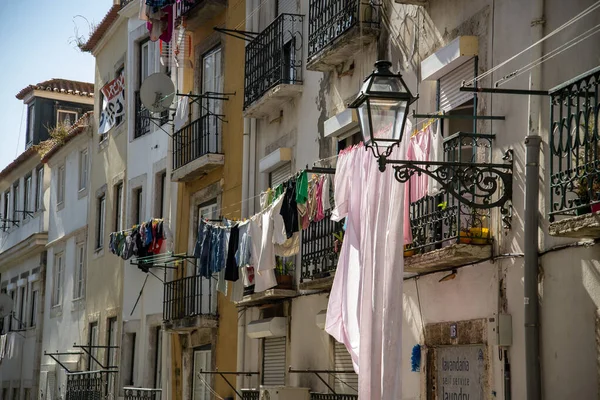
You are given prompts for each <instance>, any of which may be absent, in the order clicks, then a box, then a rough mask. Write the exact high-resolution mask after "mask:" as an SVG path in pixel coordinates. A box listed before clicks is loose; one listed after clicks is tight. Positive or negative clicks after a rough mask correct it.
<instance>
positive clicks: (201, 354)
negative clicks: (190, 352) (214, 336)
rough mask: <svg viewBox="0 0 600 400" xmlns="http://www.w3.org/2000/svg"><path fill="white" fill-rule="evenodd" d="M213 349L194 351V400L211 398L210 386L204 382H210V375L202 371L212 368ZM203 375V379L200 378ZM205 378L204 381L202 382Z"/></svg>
mask: <svg viewBox="0 0 600 400" xmlns="http://www.w3.org/2000/svg"><path fill="white" fill-rule="evenodd" d="M211 358H212V356H211V351H210V350H200V351H194V377H193V382H194V393H193V397H192V398H193V400H210V399H211V398H212V397H211V393H210V391H209V389H208V387H207V386H206V385H205V384H204V382H206V383H207V384H210V375H206V374H200V375H199V372H200V371H210V370H211V364H212V363H211ZM200 377H202V379H200ZM202 380H204V382H202Z"/></svg>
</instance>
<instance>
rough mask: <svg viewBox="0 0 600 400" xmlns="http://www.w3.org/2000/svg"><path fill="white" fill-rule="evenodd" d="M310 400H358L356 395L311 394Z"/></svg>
mask: <svg viewBox="0 0 600 400" xmlns="http://www.w3.org/2000/svg"><path fill="white" fill-rule="evenodd" d="M310 400H358V395H357V394H333V393H311V394H310Z"/></svg>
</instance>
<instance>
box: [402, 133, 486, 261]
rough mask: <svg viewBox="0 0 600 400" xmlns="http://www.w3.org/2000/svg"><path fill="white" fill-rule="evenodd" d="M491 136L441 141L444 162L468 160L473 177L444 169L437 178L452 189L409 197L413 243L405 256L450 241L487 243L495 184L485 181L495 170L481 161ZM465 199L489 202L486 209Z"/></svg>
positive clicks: (460, 135)
mask: <svg viewBox="0 0 600 400" xmlns="http://www.w3.org/2000/svg"><path fill="white" fill-rule="evenodd" d="M493 139H494V135H489V134H479V133H465V132H459V133H456V134H454V135H452V136H450V137H448V138H446V139H445V140H444V146H443V147H444V161H445V162H446V163H447V164H448V165H452V164H455V165H459V164H465V165H466V164H469V163H472V165H473V167H472V171H471V172H470V173H471V174H473V176H470V177H466V176H460V177H459V176H455V174H457V172H456V171H455V170H453V169H451V168H448V169H447V170H444V171H443V173H442V174H441V175H442V176H440V177H442V178H443V179H444V182H447V183H449V185H448V187H449V188H450V189H451V190H452V191H449V190H446V191H441V192H440V193H439V194H438V195H436V196H433V197H432V196H425V197H422V198H420V199H410V210H409V213H410V226H411V232H412V236H413V242H412V244H410V245H408V246H407V247H406V252H405V255H407V256H410V255H412V254H414V253H415V252H419V253H424V252H428V251H432V250H435V249H438V248H441V247H444V246H447V245H449V244H452V243H465V244H489V243H490V241H491V234H490V229H489V228H490V216H491V213H490V208H491V206H492V205H493V204H494V201H492V195H494V194H495V192H496V185H497V183H495V184H493V185H491V184H490V183H489V182H493V181H492V180H491V179H493V178H494V175H495V174H496V172H495V171H493V170H489V171H487V170H486V168H485V166H486V164H481V163H482V162H485V161H486V160H487V159H489V158H490V157H491V149H492V142H493ZM467 170H468V169H467ZM438 175H439V174H438ZM429 179H433V178H432V177H429ZM488 179H489V181H488ZM410 185H411V182H410V180H409V181H408V182H407V183H406V190H408V191H409V196H410V195H411V194H412V193H411V186H410ZM458 195H460V196H458ZM468 202H477V203H480V204H486V203H489V204H490V208H485V207H472V206H471V205H470V204H468Z"/></svg>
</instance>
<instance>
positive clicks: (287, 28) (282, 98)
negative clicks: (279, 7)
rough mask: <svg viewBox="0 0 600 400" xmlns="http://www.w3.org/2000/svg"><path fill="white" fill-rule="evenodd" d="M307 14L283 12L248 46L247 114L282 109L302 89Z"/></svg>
mask: <svg viewBox="0 0 600 400" xmlns="http://www.w3.org/2000/svg"><path fill="white" fill-rule="evenodd" d="M303 18H304V17H303V16H302V15H296V14H280V15H279V16H278V17H277V18H275V20H274V21H273V22H272V23H271V24H270V25H269V26H267V27H266V28H265V30H263V31H262V32H261V33H259V34H258V35H257V36H256V37H255V38H254V39H253V40H252V41H251V42H250V43H249V44H248V45H247V46H246V67H245V79H244V82H245V83H244V116H245V117H250V118H263V117H266V116H268V115H271V114H275V113H278V112H279V110H281V104H282V103H284V102H287V101H288V100H290V99H291V98H294V97H296V96H299V95H300V94H301V93H302V46H303V43H302V20H303Z"/></svg>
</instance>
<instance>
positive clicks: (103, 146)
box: [98, 136, 108, 153]
mask: <svg viewBox="0 0 600 400" xmlns="http://www.w3.org/2000/svg"><path fill="white" fill-rule="evenodd" d="M106 147H108V136H107V137H106V139H104V140H103V141H101V142H100V143H98V153H100V152H101V151H103V150H104V149H106Z"/></svg>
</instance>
